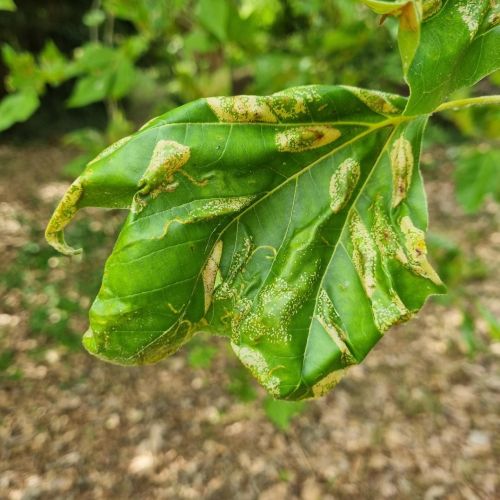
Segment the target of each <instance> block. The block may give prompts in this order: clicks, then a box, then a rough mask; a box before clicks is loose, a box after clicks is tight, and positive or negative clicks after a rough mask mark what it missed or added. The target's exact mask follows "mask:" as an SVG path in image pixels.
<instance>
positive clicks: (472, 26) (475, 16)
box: [457, 0, 482, 40]
mask: <svg viewBox="0 0 500 500" xmlns="http://www.w3.org/2000/svg"><path fill="white" fill-rule="evenodd" d="M457 10H458V12H459V14H460V17H461V18H462V21H463V22H464V24H465V26H467V30H468V31H469V36H470V39H471V40H472V39H473V38H474V36H475V35H476V33H477V30H478V29H479V21H480V20H481V10H482V6H481V5H480V2H470V1H467V0H462V2H460V4H459V5H458V7H457Z"/></svg>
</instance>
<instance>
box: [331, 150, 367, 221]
mask: <svg viewBox="0 0 500 500" xmlns="http://www.w3.org/2000/svg"><path fill="white" fill-rule="evenodd" d="M360 175H361V165H360V164H359V162H358V161H357V160H355V159H354V158H347V160H344V161H343V162H342V163H341V164H340V165H339V167H338V169H337V170H336V171H335V172H334V173H333V175H332V177H331V179H330V208H331V209H332V212H333V213H335V214H336V213H337V212H340V210H342V209H343V208H344V207H345V205H346V204H347V202H348V201H349V199H350V198H351V195H352V193H353V191H354V188H355V187H356V185H357V183H358V181H359V177H360Z"/></svg>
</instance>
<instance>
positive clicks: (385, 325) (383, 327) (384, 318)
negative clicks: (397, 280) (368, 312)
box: [372, 289, 411, 333]
mask: <svg viewBox="0 0 500 500" xmlns="http://www.w3.org/2000/svg"><path fill="white" fill-rule="evenodd" d="M372 312H373V319H374V321H375V326H376V327H377V330H378V331H379V332H380V333H384V332H386V331H387V330H388V329H389V328H390V327H391V326H394V325H396V324H398V323H401V322H402V321H405V320H407V319H408V318H409V317H410V316H411V313H410V311H408V309H407V308H406V306H405V305H404V304H403V302H402V300H401V298H400V297H399V295H398V294H397V293H396V292H395V291H394V290H392V289H391V290H390V293H389V295H388V296H387V295H385V294H380V296H376V297H374V298H373V300H372Z"/></svg>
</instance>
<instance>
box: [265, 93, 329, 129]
mask: <svg viewBox="0 0 500 500" xmlns="http://www.w3.org/2000/svg"><path fill="white" fill-rule="evenodd" d="M320 99H321V96H320V94H319V93H318V92H317V91H316V90H315V89H313V88H311V87H298V88H294V89H289V90H283V91H282V92H277V93H275V94H273V95H272V96H271V98H270V101H269V102H270V105H271V107H272V110H273V113H274V114H275V115H277V116H278V118H279V119H280V120H285V121H286V120H294V119H295V120H296V119H300V118H302V119H303V118H307V117H309V107H308V106H309V105H310V104H314V103H315V102H317V101H319V100H320Z"/></svg>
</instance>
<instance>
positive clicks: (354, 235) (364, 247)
mask: <svg viewBox="0 0 500 500" xmlns="http://www.w3.org/2000/svg"><path fill="white" fill-rule="evenodd" d="M349 229H350V232H351V241H352V245H353V252H352V260H353V263H354V267H355V268H356V271H357V273H358V275H359V277H360V279H361V283H362V284H363V288H364V289H365V292H366V294H367V295H368V297H370V298H371V297H372V296H373V293H374V291H375V289H376V287H377V282H376V277H375V269H376V264H377V249H376V247H375V243H374V241H373V239H372V237H371V236H370V233H369V232H368V229H366V227H365V225H364V224H363V222H362V221H361V218H360V217H359V214H358V212H356V211H354V212H353V213H352V215H351V223H350V226H349Z"/></svg>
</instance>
